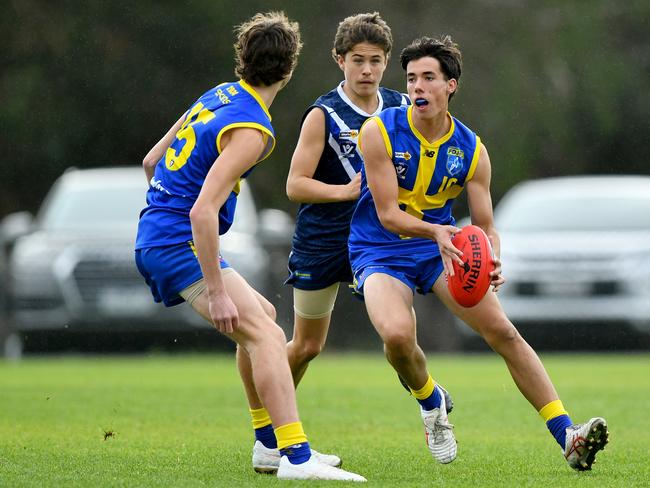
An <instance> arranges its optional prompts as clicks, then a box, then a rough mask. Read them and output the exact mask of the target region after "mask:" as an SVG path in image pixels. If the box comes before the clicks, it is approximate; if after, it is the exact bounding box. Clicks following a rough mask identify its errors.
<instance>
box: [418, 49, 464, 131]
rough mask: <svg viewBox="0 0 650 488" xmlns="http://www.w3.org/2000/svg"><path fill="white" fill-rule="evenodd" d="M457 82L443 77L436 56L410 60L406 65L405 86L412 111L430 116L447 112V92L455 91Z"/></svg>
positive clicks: (423, 115) (424, 116)
mask: <svg viewBox="0 0 650 488" xmlns="http://www.w3.org/2000/svg"><path fill="white" fill-rule="evenodd" d="M457 86H458V82H457V81H456V80H455V79H454V78H452V79H450V80H447V79H445V75H444V73H443V72H442V70H441V69H440V62H439V61H438V60H437V59H436V58H432V57H430V56H426V57H424V58H420V59H415V60H413V61H410V62H409V63H408V65H407V66H406V88H407V90H408V94H409V98H410V99H411V103H412V104H413V113H414V114H418V116H420V117H422V118H431V117H435V116H437V115H439V114H440V113H443V114H444V113H447V108H448V107H449V94H450V93H453V92H454V91H456V87H457Z"/></svg>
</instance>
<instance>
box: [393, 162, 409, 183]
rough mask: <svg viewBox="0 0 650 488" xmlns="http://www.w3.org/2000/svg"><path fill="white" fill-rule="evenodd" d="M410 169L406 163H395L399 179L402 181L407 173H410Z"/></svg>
mask: <svg viewBox="0 0 650 488" xmlns="http://www.w3.org/2000/svg"><path fill="white" fill-rule="evenodd" d="M408 169H409V167H408V165H407V164H406V163H395V172H396V173H397V177H398V178H399V179H400V180H403V179H405V178H406V173H407V171H408Z"/></svg>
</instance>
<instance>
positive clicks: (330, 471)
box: [278, 456, 367, 482]
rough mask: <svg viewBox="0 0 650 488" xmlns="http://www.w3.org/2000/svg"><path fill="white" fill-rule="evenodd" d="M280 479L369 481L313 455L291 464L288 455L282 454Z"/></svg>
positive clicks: (279, 467)
mask: <svg viewBox="0 0 650 488" xmlns="http://www.w3.org/2000/svg"><path fill="white" fill-rule="evenodd" d="M278 479H281V480H334V481H359V482H364V481H367V480H366V479H365V478H364V477H363V476H361V475H358V474H356V473H350V472H349V471H344V470H342V469H340V468H335V467H334V466H330V465H329V464H324V463H322V462H320V461H319V460H318V458H317V457H316V456H312V457H310V458H309V460H308V461H305V462H304V463H302V464H291V462H290V461H289V458H288V457H287V456H282V458H281V459H280V466H278Z"/></svg>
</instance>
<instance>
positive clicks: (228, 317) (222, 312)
mask: <svg viewBox="0 0 650 488" xmlns="http://www.w3.org/2000/svg"><path fill="white" fill-rule="evenodd" d="M208 309H209V312H210V320H211V321H212V324H213V325H214V327H215V328H216V329H217V330H218V331H219V332H221V333H222V334H232V332H233V331H234V330H235V329H236V328H237V327H238V326H239V313H238V312H237V307H235V304H234V303H233V301H232V300H231V299H230V296H228V294H227V293H226V292H225V291H221V292H218V293H214V294H210V295H208Z"/></svg>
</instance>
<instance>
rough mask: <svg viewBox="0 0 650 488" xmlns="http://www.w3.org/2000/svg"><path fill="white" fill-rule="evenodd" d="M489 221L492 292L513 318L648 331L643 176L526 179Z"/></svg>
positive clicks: (648, 190) (647, 196)
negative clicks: (495, 264) (496, 246)
mask: <svg viewBox="0 0 650 488" xmlns="http://www.w3.org/2000/svg"><path fill="white" fill-rule="evenodd" d="M495 222H496V227H497V230H498V231H499V235H500V237H501V260H502V264H503V273H504V276H505V278H506V284H505V285H504V286H503V287H502V289H501V290H500V291H499V297H500V300H501V303H502V304H503V307H504V309H505V311H506V313H507V314H508V316H509V318H510V319H511V320H512V321H513V322H514V323H515V325H526V324H530V325H534V326H540V327H541V326H544V325H550V324H557V325H560V326H565V327H566V329H564V330H566V331H568V330H569V328H570V327H571V326H573V325H579V324H589V325H598V324H600V325H608V326H610V327H613V328H614V329H615V328H616V327H619V326H620V327H623V328H627V329H628V330H633V331H635V332H640V333H642V334H649V333H650V176H576V177H557V178H548V179H540V180H533V181H527V182H524V183H521V184H518V185H516V186H515V187H513V188H512V190H511V191H509V192H508V193H507V194H506V196H504V198H503V199H502V200H501V201H500V202H499V204H498V205H497V207H496V209H495ZM560 330H562V329H560ZM592 330H593V329H592Z"/></svg>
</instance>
